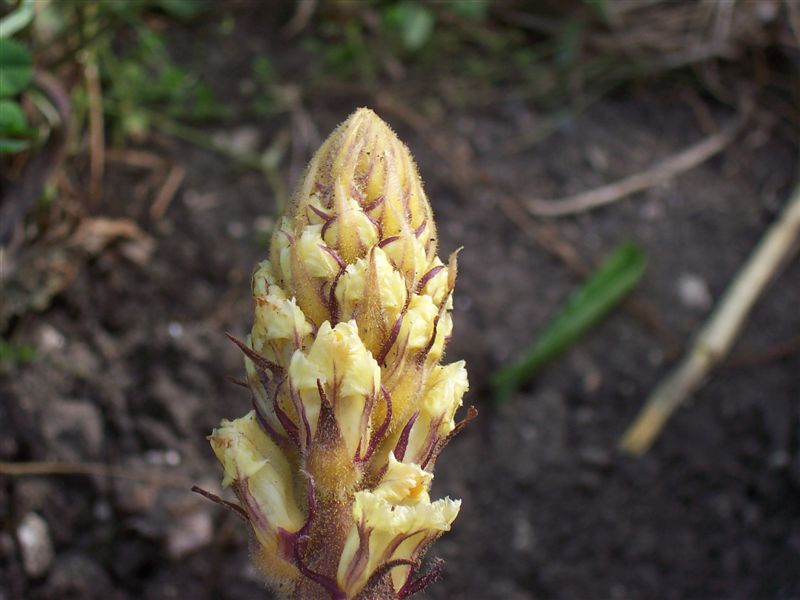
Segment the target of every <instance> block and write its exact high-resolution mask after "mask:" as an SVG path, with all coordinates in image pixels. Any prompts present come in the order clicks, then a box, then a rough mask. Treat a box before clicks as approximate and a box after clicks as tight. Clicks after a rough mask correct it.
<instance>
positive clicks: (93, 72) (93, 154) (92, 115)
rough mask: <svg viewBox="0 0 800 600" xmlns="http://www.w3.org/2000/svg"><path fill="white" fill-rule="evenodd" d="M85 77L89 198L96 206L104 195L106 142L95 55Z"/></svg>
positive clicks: (89, 61) (91, 56) (90, 58)
mask: <svg viewBox="0 0 800 600" xmlns="http://www.w3.org/2000/svg"><path fill="white" fill-rule="evenodd" d="M84 77H86V94H87V99H88V102H89V198H90V199H91V201H92V203H94V204H95V205H96V204H97V203H98V202H99V201H100V198H101V196H102V194H103V174H104V172H105V163H106V160H105V150H106V140H105V126H104V124H103V91H102V87H101V85H100V72H99V70H98V68H97V59H96V57H95V56H94V55H93V54H87V58H86V60H85V67H84Z"/></svg>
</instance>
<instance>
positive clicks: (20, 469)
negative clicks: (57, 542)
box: [0, 461, 192, 489]
mask: <svg viewBox="0 0 800 600" xmlns="http://www.w3.org/2000/svg"><path fill="white" fill-rule="evenodd" d="M0 475H5V476H9V477H10V476H16V477H20V476H26V475H28V476H34V475H85V476H95V477H114V478H116V479H129V480H132V481H143V482H147V483H152V484H154V485H157V486H159V487H165V488H176V489H188V488H189V486H191V485H192V482H191V481H189V480H188V479H185V478H183V477H181V476H179V475H172V474H169V475H168V474H166V473H153V472H144V473H137V472H135V471H132V470H130V469H127V468H125V467H120V466H115V465H105V464H102V463H66V462H50V461H44V462H0Z"/></svg>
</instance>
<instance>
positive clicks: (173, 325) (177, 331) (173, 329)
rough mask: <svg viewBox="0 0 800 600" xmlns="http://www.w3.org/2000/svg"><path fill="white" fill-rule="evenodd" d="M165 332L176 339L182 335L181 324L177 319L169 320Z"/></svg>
mask: <svg viewBox="0 0 800 600" xmlns="http://www.w3.org/2000/svg"><path fill="white" fill-rule="evenodd" d="M167 333H169V337H171V338H173V339H176V340H177V339H178V338H179V337H181V336H182V335H183V325H181V324H180V323H178V322H177V321H170V322H169V325H167Z"/></svg>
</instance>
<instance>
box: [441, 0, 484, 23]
mask: <svg viewBox="0 0 800 600" xmlns="http://www.w3.org/2000/svg"><path fill="white" fill-rule="evenodd" d="M447 8H448V9H449V10H451V11H453V12H454V13H455V14H457V15H459V16H460V17H464V18H465V19H471V20H473V21H483V20H484V19H485V18H486V15H487V14H488V13H489V0H451V2H450V3H449V4H448V5H447Z"/></svg>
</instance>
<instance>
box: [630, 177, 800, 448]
mask: <svg viewBox="0 0 800 600" xmlns="http://www.w3.org/2000/svg"><path fill="white" fill-rule="evenodd" d="M798 236H800V185H798V187H797V188H796V189H795V191H794V195H793V196H792V197H791V198H790V199H789V201H788V203H787V205H786V208H785V209H784V211H783V213H782V214H781V216H780V218H779V219H778V220H777V221H776V222H775V223H773V225H772V226H771V227H770V228H769V230H768V231H767V233H766V234H765V235H764V237H763V238H762V239H761V241H760V242H759V244H758V246H757V247H756V249H755V250H754V251H753V253H752V254H751V255H750V258H748V260H747V262H746V263H745V265H744V267H742V269H741V271H740V272H739V274H738V275H737V276H736V279H734V281H733V283H732V284H731V285H730V287H729V288H728V290H727V291H726V292H725V295H724V296H723V298H722V300H720V302H719V304H718V306H717V308H716V309H715V310H714V312H713V314H712V315H711V317H710V318H709V320H708V322H707V323H706V325H705V326H704V327H703V329H701V330H700V333H699V334H698V335H697V338H696V339H695V341H694V344H693V345H692V348H691V349H690V350H689V352H688V353H687V354H686V356H685V358H684V359H683V361H682V362H681V363H680V364H679V365H678V366H677V367H676V368H675V369H674V370H673V371H672V372H671V373H670V374H669V375H667V377H666V378H665V379H664V380H662V382H661V383H660V384H659V385H658V387H656V389H655V390H654V391H653V393H652V394H651V395H650V398H648V400H647V402H646V403H645V405H644V407H643V408H642V410H641V412H640V413H639V415H638V416H637V417H636V420H635V421H634V422H633V424H632V425H631V426H630V427H629V428H628V430H627V431H626V432H625V434H624V435H623V436H622V439H621V441H620V447H621V448H622V449H623V450H624V451H626V452H629V453H631V454H635V455H642V454H644V453H645V452H647V450H648V448H650V446H651V445H652V444H653V442H654V441H655V439H656V437H657V436H658V434H659V432H660V431H661V428H662V427H663V426H664V424H665V423H666V422H667V420H668V419H669V418H670V416H671V415H672V413H673V412H674V411H675V410H676V409H677V408H678V407H679V406H680V405H681V404H683V402H684V401H686V399H687V398H688V397H689V396H690V395H691V394H692V393H693V392H694V391H696V390H697V389H698V388H700V386H701V385H702V384H703V383H704V382H705V380H706V378H707V377H708V375H709V373H710V372H711V370H712V369H713V368H714V367H716V366H717V365H718V364H720V363H721V362H722V361H723V360H725V357H726V356H727V354H728V352H729V351H730V349H731V346H732V345H733V342H734V340H735V338H736V335H737V334H738V333H739V330H740V329H741V328H742V325H743V323H744V321H745V319H746V318H747V315H748V313H749V312H750V309H751V308H752V307H753V304H754V303H755V301H756V300H757V299H758V297H759V295H760V294H761V292H762V291H763V290H764V288H765V287H766V285H767V283H769V281H770V280H771V279H772V277H773V276H774V275H775V273H776V272H777V271H778V268H779V267H780V266H781V265H782V264H784V262H785V259H786V257H787V256H788V254H789V252H790V250H791V249H792V247H793V246H794V241H795V240H796V239H797V238H798Z"/></svg>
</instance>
